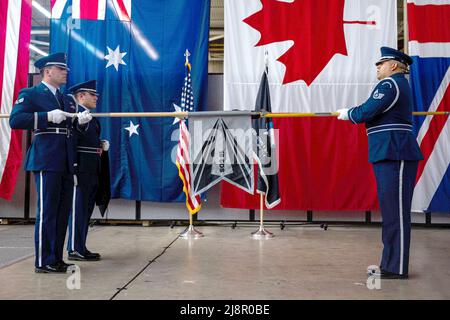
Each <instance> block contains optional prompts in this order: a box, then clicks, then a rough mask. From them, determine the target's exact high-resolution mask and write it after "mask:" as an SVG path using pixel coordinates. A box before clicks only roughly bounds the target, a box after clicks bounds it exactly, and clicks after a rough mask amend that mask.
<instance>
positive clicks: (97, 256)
mask: <svg viewBox="0 0 450 320" xmlns="http://www.w3.org/2000/svg"><path fill="white" fill-rule="evenodd" d="M85 255H87V256H91V257H95V258H97V259H100V258H101V257H102V256H101V255H100V253H97V252H90V251H89V250H86V253H85Z"/></svg>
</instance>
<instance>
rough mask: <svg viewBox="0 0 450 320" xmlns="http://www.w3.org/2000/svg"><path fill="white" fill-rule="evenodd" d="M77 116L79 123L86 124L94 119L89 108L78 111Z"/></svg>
mask: <svg viewBox="0 0 450 320" xmlns="http://www.w3.org/2000/svg"><path fill="white" fill-rule="evenodd" d="M77 118H78V123H79V124H86V123H88V122H89V121H91V120H92V115H91V113H90V112H89V110H85V111H83V112H78V114H77Z"/></svg>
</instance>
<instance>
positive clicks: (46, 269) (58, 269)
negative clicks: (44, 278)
mask: <svg viewBox="0 0 450 320" xmlns="http://www.w3.org/2000/svg"><path fill="white" fill-rule="evenodd" d="M66 271H67V268H64V267H63V266H61V265H59V264H58V263H55V264H48V265H46V266H43V267H36V268H34V272H36V273H66Z"/></svg>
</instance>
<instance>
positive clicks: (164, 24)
mask: <svg viewBox="0 0 450 320" xmlns="http://www.w3.org/2000/svg"><path fill="white" fill-rule="evenodd" d="M209 10H210V1H209V0H164V1H163V0H154V1H148V0H92V1H76V0H56V1H55V0H53V1H52V20H51V52H66V53H67V56H68V64H69V67H70V73H69V77H68V83H67V86H71V85H73V84H75V83H78V82H82V81H87V80H91V79H96V80H97V91H98V92H99V93H100V98H99V101H98V105H97V110H96V111H95V112H171V111H174V108H173V103H174V102H177V101H178V100H179V92H180V88H181V87H182V85H183V81H184V76H185V75H184V62H185V57H184V53H185V51H186V49H188V50H189V52H190V53H191V56H190V61H191V63H192V64H193V65H194V66H195V73H193V75H192V87H193V90H194V92H196V93H197V94H196V95H195V101H194V105H195V106H196V107H197V110H202V109H203V107H204V106H205V102H206V95H207V68H208V36H209ZM99 120H100V121H101V126H102V134H101V138H102V139H108V140H109V141H110V144H111V148H110V151H109V156H110V171H111V196H112V197H113V198H125V199H134V200H149V201H161V202H171V201H183V200H184V199H185V196H184V194H183V192H182V183H181V180H180V179H179V177H178V170H177V167H176V165H175V156H174V155H175V154H176V148H177V143H178V135H177V132H174V131H175V130H176V129H177V128H176V126H173V125H172V123H173V118H140V117H128V118H125V117H121V118H99Z"/></svg>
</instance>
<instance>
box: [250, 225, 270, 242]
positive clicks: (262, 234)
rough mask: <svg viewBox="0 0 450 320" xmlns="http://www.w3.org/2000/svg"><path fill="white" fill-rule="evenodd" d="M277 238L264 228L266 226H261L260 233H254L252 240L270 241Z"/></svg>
mask: <svg viewBox="0 0 450 320" xmlns="http://www.w3.org/2000/svg"><path fill="white" fill-rule="evenodd" d="M273 237H275V236H274V234H273V233H272V232H270V231H268V230H266V229H265V228H264V226H259V229H258V231H255V232H252V238H253V239H256V240H260V239H270V238H273Z"/></svg>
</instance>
